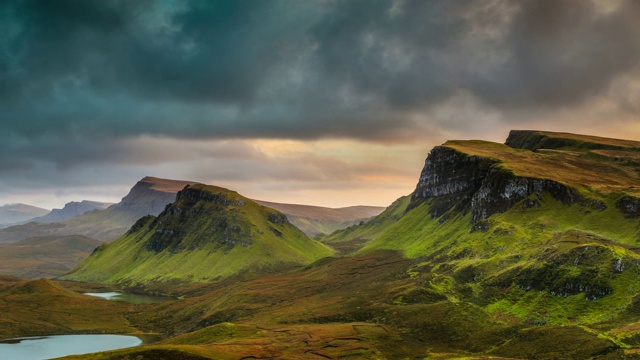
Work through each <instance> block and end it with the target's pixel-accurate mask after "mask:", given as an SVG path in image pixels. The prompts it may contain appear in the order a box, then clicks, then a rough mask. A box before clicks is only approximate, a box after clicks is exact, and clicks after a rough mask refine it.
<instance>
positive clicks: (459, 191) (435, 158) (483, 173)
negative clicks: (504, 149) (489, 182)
mask: <svg viewBox="0 0 640 360" xmlns="http://www.w3.org/2000/svg"><path fill="white" fill-rule="evenodd" d="M494 164H495V161H493V160H492V159H487V158H481V157H478V156H468V155H466V154H463V153H461V152H459V151H456V150H455V149H451V148H448V147H445V146H437V147H435V148H434V149H433V150H431V152H430V153H429V156H428V157H427V160H426V161H425V164H424V168H423V169H422V172H421V173H420V180H419V181H418V185H417V186H416V190H415V191H414V192H413V194H412V196H411V203H410V205H409V208H413V207H415V206H417V205H418V204H420V203H421V202H422V201H424V200H426V199H434V205H433V206H432V211H431V216H433V217H439V216H441V215H443V214H444V213H446V212H447V211H449V210H450V209H452V208H454V207H458V208H459V209H461V210H462V209H463V208H464V207H465V206H466V205H467V204H468V203H469V202H470V201H471V199H472V198H473V196H474V194H475V193H476V192H477V191H478V190H479V189H480V187H481V186H482V181H483V180H484V179H485V178H486V177H487V173H488V171H489V169H490V168H491V166H493V165H494Z"/></svg>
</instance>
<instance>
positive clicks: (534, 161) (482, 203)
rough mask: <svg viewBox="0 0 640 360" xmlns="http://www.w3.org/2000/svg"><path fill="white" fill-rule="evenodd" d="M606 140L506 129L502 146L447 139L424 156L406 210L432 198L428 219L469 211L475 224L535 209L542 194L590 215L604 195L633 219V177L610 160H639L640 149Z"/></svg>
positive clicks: (639, 206)
mask: <svg viewBox="0 0 640 360" xmlns="http://www.w3.org/2000/svg"><path fill="white" fill-rule="evenodd" d="M594 139H595V140H594ZM607 140H608V139H604V138H595V137H586V136H585V137H581V136H579V135H574V134H568V135H564V136H563V134H558V133H542V132H534V131H512V132H511V134H510V135H509V138H508V140H507V142H506V145H501V144H495V143H489V142H483V141H449V142H447V143H445V144H444V145H442V146H437V147H435V148H434V149H433V150H432V151H431V152H430V153H429V155H428V157H427V159H426V161H425V166H424V168H423V170H422V172H421V174H420V179H419V181H418V184H417V186H416V189H415V191H414V192H413V194H412V196H411V203H410V205H409V209H412V208H415V207H416V206H418V205H419V204H420V203H422V202H424V201H426V200H431V203H432V205H431V207H430V209H431V216H432V217H440V216H442V215H444V214H445V213H447V212H448V211H450V210H451V209H455V210H456V211H459V212H470V213H471V218H470V219H471V222H472V223H475V222H477V221H479V220H484V219H487V218H489V217H490V216H491V215H493V214H496V213H502V212H505V211H507V210H509V209H510V208H511V207H513V206H514V205H516V204H518V203H520V206H521V207H522V208H523V209H527V208H531V207H540V201H541V200H542V198H543V194H549V195H550V196H551V197H552V198H554V199H555V200H558V201H560V202H562V203H563V204H565V205H567V206H568V205H572V204H574V203H578V204H580V205H581V206H584V207H587V208H589V209H590V210H593V211H602V210H604V209H606V208H607V204H606V202H605V201H603V198H605V197H608V196H612V195H613V194H624V196H623V197H621V198H620V199H619V200H618V201H617V202H616V206H617V207H618V208H619V209H620V210H621V211H622V212H623V213H625V214H627V215H628V216H639V215H640V199H639V198H638V197H637V195H638V190H640V189H637V187H636V186H637V184H638V183H639V180H640V177H639V174H640V173H639V172H638V171H637V169H636V168H634V166H632V164H629V163H628V162H620V161H617V159H616V158H620V157H622V156H623V155H624V154H626V155H627V156H628V157H635V156H638V157H639V158H640V145H638V144H637V143H635V142H632V141H627V140H615V141H613V140H612V141H611V143H607V142H606V141H607ZM636 145H638V146H637V147H636ZM569 149H570V150H569ZM577 149H581V151H577ZM593 149H597V150H603V149H607V150H612V149H615V151H616V153H615V158H614V157H612V156H606V155H607V153H606V152H599V153H597V155H598V156H597V157H596V156H594V154H593V153H592V150H593ZM623 153H624V154H623ZM630 165H631V166H630ZM525 200H526V201H525ZM523 201H524V202H523Z"/></svg>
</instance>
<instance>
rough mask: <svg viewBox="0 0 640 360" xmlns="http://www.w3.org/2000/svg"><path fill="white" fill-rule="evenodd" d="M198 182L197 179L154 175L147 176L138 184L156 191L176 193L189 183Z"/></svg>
mask: <svg viewBox="0 0 640 360" xmlns="http://www.w3.org/2000/svg"><path fill="white" fill-rule="evenodd" d="M191 184H197V183H196V182H195V181H187V180H172V179H162V178H158V177H153V176H145V177H144V178H142V179H141V180H140V181H138V183H137V184H136V186H137V185H141V186H147V187H148V188H150V189H152V190H155V191H162V192H170V193H176V192H178V191H180V190H182V188H184V187H185V186H187V185H191Z"/></svg>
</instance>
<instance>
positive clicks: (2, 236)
mask: <svg viewBox="0 0 640 360" xmlns="http://www.w3.org/2000/svg"><path fill="white" fill-rule="evenodd" d="M189 184H193V182H190V181H181V180H167V179H159V178H154V177H145V178H143V179H142V180H140V181H138V183H136V184H135V186H134V187H133V188H131V190H130V191H129V194H127V196H125V197H124V198H122V201H120V202H119V203H117V204H115V205H112V206H109V207H108V208H106V209H104V210H97V211H91V212H89V213H85V214H83V215H80V216H76V217H73V218H71V219H67V220H64V221H60V222H55V223H35V222H32V223H28V224H24V225H16V226H11V227H8V228H6V229H0V243H2V242H14V241H18V240H22V239H27V238H30V237H36V236H52V235H57V236H66V235H83V236H87V237H90V238H94V239H98V240H102V241H112V240H114V239H117V238H118V237H119V236H121V235H122V234H124V233H125V232H126V231H127V230H128V229H129V228H130V227H131V225H133V224H134V223H135V222H136V220H138V219H139V218H141V217H143V216H146V215H157V214H159V213H160V212H161V211H162V210H164V208H165V206H166V205H167V204H169V203H171V202H173V201H174V199H175V195H176V193H177V192H178V191H179V190H182V188H184V187H185V186H186V185H189Z"/></svg>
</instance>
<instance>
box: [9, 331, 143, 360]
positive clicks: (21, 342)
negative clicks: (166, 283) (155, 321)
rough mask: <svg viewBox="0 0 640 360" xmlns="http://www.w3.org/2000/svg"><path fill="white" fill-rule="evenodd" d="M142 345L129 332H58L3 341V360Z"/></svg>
mask: <svg viewBox="0 0 640 360" xmlns="http://www.w3.org/2000/svg"><path fill="white" fill-rule="evenodd" d="M141 344H142V340H140V339H139V338H137V337H135V336H127V335H55V336H39V337H29V338H16V339H5V340H0V360H43V359H51V358H56V357H61V356H67V355H79V354H89V353H94V352H99V351H107V350H115V349H123V348H128V347H134V346H138V345H141Z"/></svg>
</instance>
